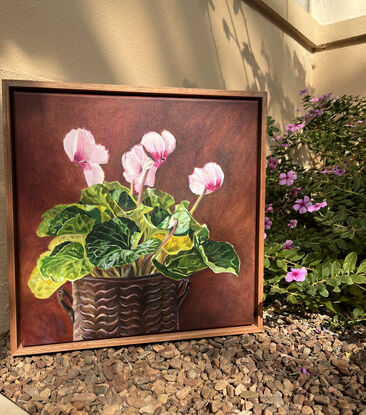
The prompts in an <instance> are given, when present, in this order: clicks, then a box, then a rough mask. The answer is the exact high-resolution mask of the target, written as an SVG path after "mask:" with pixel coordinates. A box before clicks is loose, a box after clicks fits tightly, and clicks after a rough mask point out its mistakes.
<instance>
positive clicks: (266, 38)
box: [201, 0, 306, 124]
mask: <svg viewBox="0 0 366 415" xmlns="http://www.w3.org/2000/svg"><path fill="white" fill-rule="evenodd" d="M224 1H225V4H226V13H225V17H223V18H222V29H223V32H224V34H225V37H226V39H227V40H228V42H229V43H233V44H234V45H235V49H236V50H237V52H238V54H239V55H240V60H241V62H240V66H241V71H242V76H243V84H245V85H246V89H247V90H250V91H268V92H269V100H268V112H269V113H270V114H273V113H276V114H281V119H280V120H278V121H280V122H281V123H282V124H284V123H286V122H288V121H289V120H290V119H292V118H293V117H294V113H295V105H296V103H294V102H293V99H290V98H289V96H287V95H286V93H285V91H284V82H286V80H287V81H288V82H289V83H290V84H291V85H290V86H292V85H293V86H294V89H295V90H294V91H293V92H294V94H293V95H295V94H297V92H298V90H299V89H300V88H301V89H302V88H305V84H306V71H305V68H304V66H303V64H302V63H301V61H300V59H299V58H298V56H297V54H296V52H295V51H294V52H291V51H290V48H289V47H288V45H287V44H286V43H285V42H284V36H285V35H284V34H283V33H282V32H281V31H280V30H279V29H277V28H275V27H274V26H273V25H272V24H271V23H269V22H268V24H267V25H266V26H263V27H261V28H259V29H258V30H256V31H254V30H252V31H251V32H252V33H250V31H249V28H248V19H247V17H246V14H245V11H244V4H243V3H244V2H243V0H232V3H231V4H230V3H229V0H224ZM201 6H202V7H204V8H205V9H206V13H207V15H208V16H209V17H208V18H209V20H210V21H211V17H210V12H211V13H214V12H215V11H216V7H215V3H214V2H213V1H212V0H201ZM210 28H211V36H212V39H213V43H214V44H215V49H216V54H217V57H218V61H219V67H220V73H221V74H222V73H223V70H222V62H220V58H219V53H218V51H217V47H216V42H215V33H214V31H213V30H212V25H210ZM243 29H244V33H245V35H243ZM216 36H218V34H216ZM253 36H256V37H257V38H259V37H261V38H262V40H261V49H260V50H258V48H257V49H253V47H252V42H251V37H253ZM258 61H260V62H261V64H259V63H258ZM262 62H265V64H263V63H262ZM284 74H285V75H284ZM222 79H223V84H224V85H225V79H224V76H223V75H222ZM296 88H297V89H296ZM288 89H291V88H288ZM293 95H292V96H293Z"/></svg>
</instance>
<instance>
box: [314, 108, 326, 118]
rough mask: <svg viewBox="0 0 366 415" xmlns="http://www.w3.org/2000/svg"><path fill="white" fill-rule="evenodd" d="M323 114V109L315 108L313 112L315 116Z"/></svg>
mask: <svg viewBox="0 0 366 415" xmlns="http://www.w3.org/2000/svg"><path fill="white" fill-rule="evenodd" d="M323 114H324V111H323V110H315V111H314V112H313V115H314V117H320V116H321V115H323Z"/></svg>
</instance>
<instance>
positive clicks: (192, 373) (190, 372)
mask: <svg viewBox="0 0 366 415" xmlns="http://www.w3.org/2000/svg"><path fill="white" fill-rule="evenodd" d="M196 377H197V373H196V372H195V371H194V370H193V369H191V370H188V372H187V378H188V379H196Z"/></svg>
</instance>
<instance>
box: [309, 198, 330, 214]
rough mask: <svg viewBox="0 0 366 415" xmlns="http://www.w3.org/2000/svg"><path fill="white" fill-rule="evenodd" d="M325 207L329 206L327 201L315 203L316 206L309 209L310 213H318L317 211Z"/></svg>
mask: <svg viewBox="0 0 366 415" xmlns="http://www.w3.org/2000/svg"><path fill="white" fill-rule="evenodd" d="M325 206H327V202H326V201H325V200H324V201H323V202H321V203H315V205H312V206H309V207H308V212H316V211H317V210H319V209H321V208H322V207H325Z"/></svg>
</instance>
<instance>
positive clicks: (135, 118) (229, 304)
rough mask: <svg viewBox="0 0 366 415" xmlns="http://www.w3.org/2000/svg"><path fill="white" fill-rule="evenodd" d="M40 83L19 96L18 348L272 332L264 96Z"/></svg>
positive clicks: (15, 122) (15, 123) (14, 125)
mask: <svg viewBox="0 0 366 415" xmlns="http://www.w3.org/2000/svg"><path fill="white" fill-rule="evenodd" d="M37 86H38V89H37V88H36V89H34V88H32V89H27V87H24V86H18V87H14V88H13V89H12V90H10V91H9V95H11V101H12V111H11V118H10V129H11V132H12V134H11V139H10V140H11V150H12V151H11V153H12V160H13V161H12V164H13V172H14V174H13V176H12V188H13V191H14V193H13V201H14V206H13V208H14V209H13V210H14V222H15V226H14V237H15V241H16V242H15V246H16V249H15V250H14V263H15V264H16V265H15V268H16V272H15V275H14V281H15V284H14V285H15V287H16V302H17V312H16V316H15V318H16V323H17V327H18V338H17V343H18V344H17V347H19V345H21V347H22V349H23V353H24V350H26V349H27V348H29V350H30V351H32V350H33V351H37V347H38V346H42V345H59V346H60V345H61V346H60V347H58V349H60V350H62V349H63V348H62V345H65V344H70V343H80V344H81V345H82V344H83V342H85V341H98V342H99V343H95V344H96V345H98V346H101V345H103V340H105V341H107V340H108V339H120V344H126V343H124V340H123V339H128V341H129V342H133V339H135V340H136V342H139V341H149V339H151V340H153V341H156V340H157V339H161V340H163V339H164V338H165V337H164V335H167V334H170V335H171V336H173V337H169V338H170V339H171V338H182V337H179V335H181V334H182V333H186V338H189V337H195V336H196V335H198V336H199V335H209V334H210V330H212V329H225V328H239V327H244V328H245V327H251V328H252V329H253V327H254V326H256V327H257V328H258V329H260V325H259V324H258V318H260V307H259V302H258V297H259V292H260V283H258V279H259V276H260V271H259V268H258V267H259V250H260V244H261V242H263V237H262V235H261V236H259V232H260V231H261V227H263V223H261V222H263V220H262V219H261V217H260V215H259V209H260V206H261V203H262V198H263V194H262V179H263V171H262V170H263V156H264V154H263V152H264V150H263V144H262V141H263V140H262V139H263V128H262V127H263V126H262V124H263V105H264V103H263V95H260V94H257V96H255V94H254V96H250V97H249V98H246V97H245V96H240V94H237V95H235V94H232V95H225V94H224V95H223V96H220V94H214V92H213V91H211V92H210V93H209V92H206V95H205V94H204V93H202V91H201V93H199V94H197V95H195V94H193V93H192V91H190V92H189V93H188V92H187V91H184V92H183V91H182V90H174V93H173V92H171V91H168V90H165V91H164V90H163V91H159V92H156V93H151V91H150V92H148V93H146V92H141V91H139V93H134V92H133V91H131V90H128V91H126V90H123V89H122V90H120V91H118V90H117V91H107V92H106V91H104V92H101V91H98V92H96V91H95V90H94V89H97V87H96V86H94V89H93V88H89V89H87V86H84V88H83V89H82V90H77V91H75V90H71V91H70V90H69V89H71V86H70V85H69V87H66V88H64V89H63V90H60V88H58V89H56V90H55V89H52V88H49V87H47V88H42V84H37ZM238 95H239V96H238ZM262 233H263V232H262ZM238 332H240V331H238ZM195 333H196V334H195ZM223 333H224V332H223ZM174 334H176V335H177V337H174ZM212 334H214V333H213V332H212ZM154 335H155V337H153V336H154ZM156 336H157V337H156ZM125 341H126V340H125ZM105 344H107V343H105ZM80 347H83V346H80ZM88 347H91V346H90V345H89V343H88ZM66 348H67V347H66ZM56 349H57V346H56ZM40 350H42V349H40Z"/></svg>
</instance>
